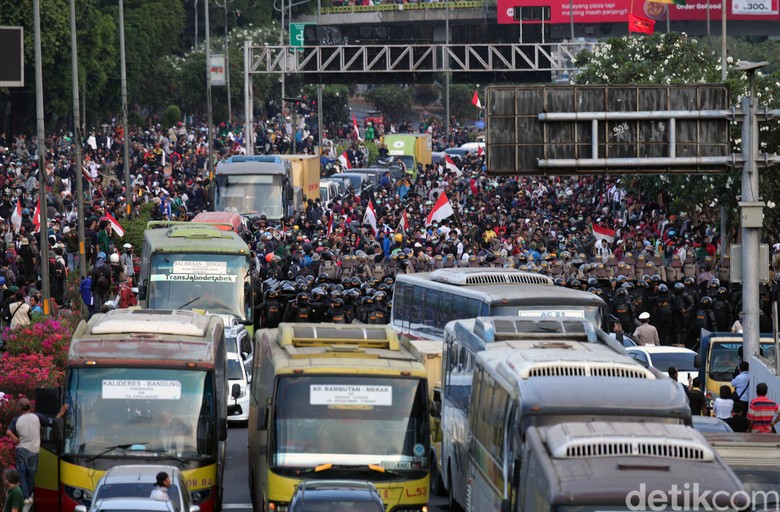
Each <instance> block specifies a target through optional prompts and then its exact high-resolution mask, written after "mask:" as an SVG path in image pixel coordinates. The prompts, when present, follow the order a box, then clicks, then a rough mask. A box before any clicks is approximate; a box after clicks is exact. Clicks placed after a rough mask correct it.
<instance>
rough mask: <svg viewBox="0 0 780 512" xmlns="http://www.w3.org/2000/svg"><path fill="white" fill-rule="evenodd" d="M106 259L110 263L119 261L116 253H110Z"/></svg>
mask: <svg viewBox="0 0 780 512" xmlns="http://www.w3.org/2000/svg"><path fill="white" fill-rule="evenodd" d="M108 260H109V261H110V262H111V263H119V255H118V254H117V253H113V254H111V256H109V257H108Z"/></svg>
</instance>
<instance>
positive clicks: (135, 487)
mask: <svg viewBox="0 0 780 512" xmlns="http://www.w3.org/2000/svg"><path fill="white" fill-rule="evenodd" d="M154 486H155V479H154V476H153V475H150V476H149V477H148V478H146V479H145V480H142V481H138V482H127V483H120V484H103V485H101V486H99V487H98V489H97V491H96V492H95V497H94V498H93V499H94V501H96V502H97V500H100V499H108V498H148V497H149V496H150V495H151V494H152V489H153V488H154ZM178 496H179V486H178V485H176V484H172V485H171V486H170V487H169V488H168V497H169V498H171V501H173V502H174V505H178V503H176V502H177V501H178ZM176 510H179V509H178V507H176Z"/></svg>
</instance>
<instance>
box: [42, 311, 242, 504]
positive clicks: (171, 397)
mask: <svg viewBox="0 0 780 512" xmlns="http://www.w3.org/2000/svg"><path fill="white" fill-rule="evenodd" d="M226 390H227V380H226V362H225V337H224V324H223V322H222V319H221V318H219V317H217V316H213V315H200V314H197V313H193V312H190V311H148V310H140V309H136V310H130V309H121V310H115V311H111V312H109V313H106V314H105V315H95V316H93V317H92V318H91V319H90V320H89V322H82V323H81V324H80V325H79V327H78V328H77V329H76V332H75V333H74V335H73V340H72V341H71V344H70V350H69V353H68V362H67V370H66V376H65V387H64V389H63V390H59V395H60V396H62V400H64V401H65V402H66V403H67V404H68V405H69V410H68V412H67V414H66V415H65V417H64V425H62V427H64V428H62V429H61V430H60V429H59V428H57V429H55V431H58V432H55V435H49V436H47V437H45V440H44V441H42V444H41V451H40V458H39V468H38V473H37V477H36V482H35V506H36V509H37V510H45V511H55V510H56V511H61V512H71V511H72V510H73V509H74V508H75V507H76V506H77V505H84V506H86V507H87V508H89V506H90V502H91V499H92V492H93V491H94V489H95V486H96V485H97V483H98V480H100V477H101V476H102V475H103V473H105V471H106V470H108V469H110V468H111V467H113V466H116V465H119V464H166V465H176V466H178V467H179V468H181V470H182V474H183V476H184V478H185V481H186V483H187V488H188V491H189V492H190V496H191V501H192V503H193V504H194V505H198V506H200V509H201V510H202V511H204V512H215V511H218V510H220V508H221V501H222V494H221V493H222V491H221V489H222V468H223V467H224V453H225V441H226V439H227V419H226V415H227V396H226V395H227V392H226ZM150 492H151V491H150Z"/></svg>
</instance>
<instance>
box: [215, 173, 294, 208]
mask: <svg viewBox="0 0 780 512" xmlns="http://www.w3.org/2000/svg"><path fill="white" fill-rule="evenodd" d="M282 178H283V177H282V176H281V175H270V174H264V175H254V176H253V175H251V174H250V175H226V174H218V175H217V177H216V182H217V186H216V200H215V202H214V203H215V204H214V208H215V209H216V210H217V211H220V212H235V213H241V214H252V215H267V216H268V218H270V219H281V218H282V217H283V216H284V205H283V202H284V201H283V199H284V198H283V196H282V193H283V191H284V187H283V186H282Z"/></svg>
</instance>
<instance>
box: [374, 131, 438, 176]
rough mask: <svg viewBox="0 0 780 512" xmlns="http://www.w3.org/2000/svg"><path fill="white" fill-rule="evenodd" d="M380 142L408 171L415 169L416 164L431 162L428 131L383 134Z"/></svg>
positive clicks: (424, 164) (430, 145)
mask: <svg viewBox="0 0 780 512" xmlns="http://www.w3.org/2000/svg"><path fill="white" fill-rule="evenodd" d="M382 142H383V143H384V144H385V145H386V146H387V151H388V154H389V155H390V156H392V157H396V158H397V159H398V160H401V161H402V162H403V163H404V165H406V168H407V169H408V170H410V171H413V172H414V171H416V169H417V164H418V163H419V164H422V165H423V166H426V165H430V164H431V163H432V155H431V153H432V151H433V149H432V143H431V142H432V139H431V134H430V133H402V134H392V135H385V136H384V138H383V140H382Z"/></svg>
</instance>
